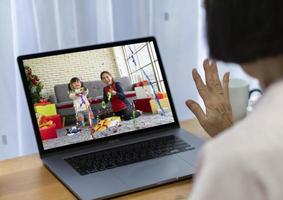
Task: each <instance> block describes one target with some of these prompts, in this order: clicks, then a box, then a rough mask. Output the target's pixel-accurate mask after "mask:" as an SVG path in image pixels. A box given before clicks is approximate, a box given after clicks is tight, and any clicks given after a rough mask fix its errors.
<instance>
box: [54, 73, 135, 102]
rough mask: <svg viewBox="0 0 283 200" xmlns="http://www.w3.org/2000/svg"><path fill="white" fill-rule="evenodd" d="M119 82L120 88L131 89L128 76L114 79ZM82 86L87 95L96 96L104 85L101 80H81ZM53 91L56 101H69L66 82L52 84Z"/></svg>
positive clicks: (99, 94)
mask: <svg viewBox="0 0 283 200" xmlns="http://www.w3.org/2000/svg"><path fill="white" fill-rule="evenodd" d="M115 81H117V82H120V83H121V86H122V88H123V89H124V90H125V92H126V91H131V90H132V84H131V80H130V78H129V77H121V78H117V79H115ZM83 83H84V86H85V87H86V88H87V89H88V91H89V93H88V97H97V96H102V95H103V88H104V87H105V86H106V85H105V83H103V82H102V81H101V80H97V81H86V82H83ZM54 91H55V95H56V99H57V102H58V103H62V102H69V101H70V98H69V89H68V84H59V85H55V86H54Z"/></svg>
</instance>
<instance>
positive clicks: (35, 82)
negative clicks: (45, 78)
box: [24, 66, 43, 104]
mask: <svg viewBox="0 0 283 200" xmlns="http://www.w3.org/2000/svg"><path fill="white" fill-rule="evenodd" d="M24 67H25V73H26V76H27V82H28V87H29V90H30V93H31V99H32V103H33V104H35V103H38V102H39V101H40V100H41V99H42V96H41V90H42V88H43V84H42V83H41V81H40V80H39V78H38V76H36V75H34V74H32V70H31V68H30V67H29V66H24Z"/></svg>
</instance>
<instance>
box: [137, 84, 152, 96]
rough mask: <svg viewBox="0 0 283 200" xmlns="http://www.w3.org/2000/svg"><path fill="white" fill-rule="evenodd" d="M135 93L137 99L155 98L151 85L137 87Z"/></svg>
mask: <svg viewBox="0 0 283 200" xmlns="http://www.w3.org/2000/svg"><path fill="white" fill-rule="evenodd" d="M135 92H136V97H137V99H145V98H149V97H153V96H154V94H153V91H152V88H151V86H150V85H146V86H142V87H135Z"/></svg>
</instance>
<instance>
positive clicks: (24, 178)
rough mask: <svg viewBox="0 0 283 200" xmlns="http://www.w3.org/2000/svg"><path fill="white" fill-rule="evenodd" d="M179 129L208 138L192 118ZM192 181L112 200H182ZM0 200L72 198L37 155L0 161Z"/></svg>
mask: <svg viewBox="0 0 283 200" xmlns="http://www.w3.org/2000/svg"><path fill="white" fill-rule="evenodd" d="M181 126H182V127H183V128H184V129H186V130H188V131H190V132H191V133H194V134H195V135H198V136H199V137H201V138H205V139H207V138H209V136H208V135H207V134H206V133H205V131H204V130H203V129H202V128H201V126H200V125H199V123H198V122H197V120H196V119H192V120H186V121H183V122H181ZM191 188H192V180H191V179H190V180H185V181H180V182H176V183H171V184H167V185H163V186H160V187H156V188H152V189H148V190H144V191H141V192H136V193H133V194H129V195H126V196H122V197H118V198H115V199H116V200H125V199H131V200H137V199H139V200H151V199H154V200H155V199H162V200H167V199H168V200H169V199H170V200H171V199H175V200H176V199H179V200H180V199H186V198H187V197H188V195H189V193H190V191H191ZM0 199H1V200H6V199H13V200H14V199H41V200H45V199H46V200H47V199H48V200H49V199H58V200H60V199H68V200H69V199H76V198H75V197H74V196H73V195H72V193H71V192H69V191H68V190H67V189H66V188H65V187H64V186H63V184H62V183H60V182H59V181H58V180H57V179H56V178H55V177H54V176H53V175H52V174H51V173H50V172H49V171H48V170H47V169H46V168H45V167H44V166H43V164H42V162H41V160H40V158H39V156H38V154H33V155H30V156H23V157H19V158H14V159H10V160H4V161H0Z"/></svg>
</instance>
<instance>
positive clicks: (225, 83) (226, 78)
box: [223, 72, 230, 99]
mask: <svg viewBox="0 0 283 200" xmlns="http://www.w3.org/2000/svg"><path fill="white" fill-rule="evenodd" d="M229 77H230V72H226V73H225V74H224V76H223V92H224V95H225V97H226V99H229Z"/></svg>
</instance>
